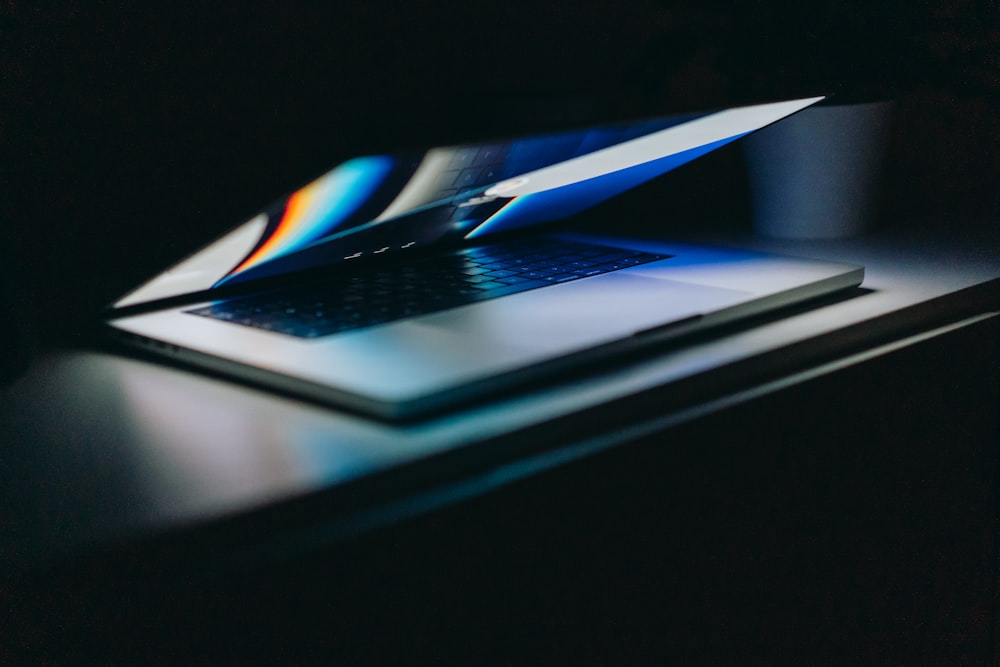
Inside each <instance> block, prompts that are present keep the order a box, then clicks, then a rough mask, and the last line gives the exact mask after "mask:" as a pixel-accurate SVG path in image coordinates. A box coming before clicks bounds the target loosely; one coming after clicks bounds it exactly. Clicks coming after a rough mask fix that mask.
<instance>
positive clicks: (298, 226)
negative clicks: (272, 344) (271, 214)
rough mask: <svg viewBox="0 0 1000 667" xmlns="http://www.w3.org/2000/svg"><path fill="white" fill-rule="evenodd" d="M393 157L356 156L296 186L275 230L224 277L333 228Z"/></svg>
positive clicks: (374, 184)
mask: <svg viewBox="0 0 1000 667" xmlns="http://www.w3.org/2000/svg"><path fill="white" fill-rule="evenodd" d="M394 164H395V161H394V160H393V159H392V158H391V157H388V156H381V155H379V156H369V157H361V158H355V159H353V160H350V161H348V162H345V163H343V164H341V165H340V166H338V167H337V168H336V169H334V170H333V171H331V172H329V173H327V174H325V175H324V176H322V177H320V178H318V179H316V180H315V181H313V182H312V183H310V184H309V185H307V186H305V187H304V188H301V189H300V190H297V191H296V192H295V193H293V194H292V195H291V196H290V197H289V198H288V202H287V204H286V206H285V211H284V213H283V214H282V216H281V219H280V220H279V221H278V224H277V226H276V227H275V229H274V231H273V232H272V233H271V234H270V236H268V237H267V239H266V240H265V241H264V243H262V244H261V245H260V246H258V247H257V248H256V249H255V250H254V251H253V252H252V253H251V254H250V256H249V257H247V258H246V259H244V260H243V261H242V262H241V263H240V264H239V265H238V266H237V267H236V268H234V269H233V270H232V271H230V272H229V275H228V276H226V277H227V278H230V277H233V276H235V275H237V274H240V273H242V272H244V271H246V270H248V269H252V268H254V267H255V266H259V265H261V264H263V263H265V262H269V261H271V260H273V259H275V258H278V257H282V256H284V255H289V254H292V253H295V252H298V251H300V250H302V249H303V248H306V247H308V246H309V245H310V244H311V243H313V242H315V241H318V240H319V239H322V238H324V237H326V236H328V235H329V234H330V233H331V232H333V231H334V230H335V229H336V228H337V227H338V226H339V225H340V224H341V223H342V222H343V221H344V220H346V219H347V218H349V217H350V216H351V214H352V213H354V212H355V211H356V210H358V208H360V207H361V206H362V205H363V204H364V203H365V202H366V201H368V199H369V197H370V196H371V195H372V193H374V192H375V190H376V189H377V188H378V187H379V185H381V184H382V182H383V180H384V179H385V177H386V176H387V175H388V174H389V172H390V171H391V170H392V168H393V165H394Z"/></svg>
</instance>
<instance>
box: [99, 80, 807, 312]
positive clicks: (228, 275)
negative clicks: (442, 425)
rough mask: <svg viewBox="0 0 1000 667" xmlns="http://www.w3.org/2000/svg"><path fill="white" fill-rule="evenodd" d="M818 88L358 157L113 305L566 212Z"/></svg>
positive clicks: (718, 141) (714, 144)
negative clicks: (698, 109) (678, 112)
mask: <svg viewBox="0 0 1000 667" xmlns="http://www.w3.org/2000/svg"><path fill="white" fill-rule="evenodd" d="M820 99H822V98H819V97H815V98H808V99H799V100H791V101H786V102H776V103H770V104H762V105H755V106H748V107H739V108H734V109H726V110H723V111H715V112H705V113H697V114H686V115H682V116H670V117H665V118H655V119H646V120H641V121H636V122H630V123H621V124H615V125H609V126H601V127H593V128H586V129H580V130H574V131H569V132H561V133H558V134H550V135H542V136H531V137H522V138H515V139H510V140H506V141H496V142H489V143H482V144H467V145H461V146H449V147H439V148H432V149H429V150H427V151H425V152H423V153H414V154H397V155H370V156H365V157H358V158H354V159H351V160H348V161H346V162H343V163H342V164H340V165H337V166H336V167H334V168H333V169H332V170H330V171H329V172H327V173H325V174H323V175H322V176H320V177H319V178H318V179H316V180H314V181H313V182H311V183H309V184H308V185H305V186H304V187H302V188H300V189H298V190H296V191H295V192H293V193H292V194H290V195H289V196H287V197H284V198H282V199H280V200H279V201H277V202H275V203H274V204H272V205H271V206H269V207H267V208H266V209H265V210H264V211H262V212H261V213H259V214H258V215H256V216H254V217H253V218H252V219H251V220H249V221H247V222H245V223H243V224H242V225H240V226H238V227H237V228H236V229H234V230H233V231H231V232H229V233H228V234H226V235H225V236H224V237H222V238H221V239H219V240H217V241H215V242H214V243H212V244H210V245H209V246H207V247H205V248H203V249H202V250H200V251H198V252H197V253H195V254H194V255H192V256H190V257H188V258H187V259H186V260H184V261H182V262H180V263H179V264H177V265H175V266H174V267H172V268H171V269H169V270H168V271H166V272H165V273H163V274H161V275H159V276H157V277H156V278H154V279H153V280H151V281H149V282H148V283H146V284H145V285H143V286H142V287H140V288H139V289H137V290H135V291H133V292H132V293H130V294H129V295H127V296H126V297H124V298H122V299H121V300H119V301H118V302H117V303H115V304H114V307H116V308H120V307H125V306H133V305H137V304H140V303H145V302H148V301H155V300H159V299H164V298H171V297H176V296H182V295H185V294H190V293H196V292H204V291H210V290H212V289H215V288H218V287H222V286H229V285H235V284H238V283H246V282H249V281H253V280H260V279H264V278H273V277H276V276H281V275H285V274H289V273H293V272H297V271H303V270H308V269H316V268H321V267H326V266H331V265H335V264H341V263H346V262H351V261H357V260H364V259H371V258H374V257H376V256H380V255H389V254H392V255H399V254H401V253H406V252H408V251H409V252H412V251H413V249H417V248H426V247H428V246H432V245H433V244H437V243H442V242H454V241H460V240H462V239H476V238H479V237H484V236H487V235H489V234H491V233H495V232H500V231H508V230H512V229H517V228H520V227H525V226H528V225H533V224H537V223H541V222H548V221H552V220H557V219H561V218H565V217H567V216H569V215H573V214H575V213H578V212H580V211H582V210H584V209H586V208H589V207H591V206H593V205H595V204H597V203H599V202H601V201H604V200H606V199H608V198H610V197H613V196H615V195H617V194H620V193H622V192H624V191H626V190H628V189H631V188H633V187H635V186H637V185H640V184H642V183H645V182H647V181H649V180H651V179H653V178H656V177H657V176H660V175H662V174H664V173H666V172H668V171H670V170H672V169H675V168H676V167H679V166H681V165H683V164H685V163H687V162H690V161H691V160H694V159H695V158H698V157H700V156H702V155H704V154H706V153H708V152H710V151H712V150H715V149H716V148H719V147H721V146H724V145H726V144H728V143H730V142H732V141H735V140H736V139H739V138H740V137H742V136H744V135H746V134H748V133H750V132H753V131H754V130H757V129H760V128H761V127H764V126H765V125H768V124H770V123H773V122H775V121H777V120H779V119H781V118H783V117H785V116H788V115H790V114H792V113H795V112H796V111H799V110H800V109H803V108H805V107H807V106H809V105H811V104H814V103H815V102H818V101H819V100H820Z"/></svg>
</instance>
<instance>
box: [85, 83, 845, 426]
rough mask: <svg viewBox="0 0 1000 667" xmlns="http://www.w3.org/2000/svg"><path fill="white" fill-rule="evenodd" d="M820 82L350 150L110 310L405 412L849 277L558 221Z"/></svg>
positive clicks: (200, 354) (253, 378) (736, 315)
mask: <svg viewBox="0 0 1000 667" xmlns="http://www.w3.org/2000/svg"><path fill="white" fill-rule="evenodd" d="M821 99H822V98H820V97H814V98H807V99H796V100H788V101H782V102H773V103H768V104H758V105H753V106H745V107H736V108H730V109H723V110H719V111H712V112H702V113H694V114H686V115H683V116H671V117H666V118H653V119H644V120H641V121H635V122H627V123H618V124H613V125H604V126H600V127H589V128H583V129H576V130H572V131H566V132H561V133H556V134H549V135H542V136H527V137H519V138H514V139H508V140H504V141H493V142H487V143H481V144H466V145H460V146H448V147H437V148H431V149H429V150H426V151H417V152H413V153H408V154H403V153H401V154H391V155H390V154H386V155H368V156H362V157H357V158H354V159H350V160H348V161H346V162H343V163H342V164H340V165H338V166H336V167H335V168H333V169H332V170H330V171H329V172H327V173H326V174H324V175H322V176H321V177H319V178H318V179H316V180H315V181H313V182H311V183H309V184H308V185H306V186H304V187H302V188H301V189H299V190H297V191H295V192H293V193H291V194H290V195H288V196H286V197H284V198H282V199H280V200H278V201H277V202H275V203H274V204H273V205H271V206H269V207H267V208H266V209H265V210H263V211H261V212H260V213H259V214H258V215H256V216H254V217H252V218H251V219H250V220H248V221H246V222H244V223H243V224H241V225H239V226H237V227H236V228H234V229H233V230H232V231H230V232H229V233H227V234H225V235H224V236H223V237H222V238H220V239H218V240H216V241H215V242H213V243H211V244H209V245H208V246H207V247H204V248H202V249H201V250H198V251H197V252H195V253H194V254H192V255H190V256H188V257H187V258H186V259H184V260H182V261H180V262H179V263H177V264H176V265H174V266H173V267H171V268H169V269H168V270H166V271H164V272H163V273H161V274H160V275H157V276H155V277H153V278H152V279H151V280H149V281H148V282H146V283H145V284H143V285H141V286H139V287H138V288H137V289H135V290H133V291H132V292H130V293H129V294H127V295H125V296H124V297H122V298H121V299H119V300H118V301H117V302H115V303H114V304H112V305H110V306H109V307H108V308H107V310H106V312H105V313H104V319H105V321H106V323H107V325H109V326H110V328H111V330H112V331H113V332H114V333H115V334H116V336H118V337H119V338H121V339H122V340H124V341H127V342H128V343H130V344H132V345H137V346H140V347H142V348H144V349H146V350H150V351H152V352H154V353H157V354H161V355H167V356H170V357H174V358H176V359H179V360H182V361H184V362H187V363H189V364H194V365H196V366H200V367H203V368H207V369H212V370H215V371H221V372H223V373H225V374H228V375H230V376H234V377H237V378H241V379H243V380H248V381H250V382H253V383H256V384H259V385H264V386H267V387H271V388H275V389H279V390H283V391H287V392H293V393H295V394H297V395H300V396H304V397H308V398H310V399H314V400H318V401H322V402H325V403H328V404H330V405H333V406H338V407H342V408H347V409H350V410H353V411H357V412H361V413H364V414H366V415H370V416H374V417H378V418H384V419H389V420H396V419H411V418H415V417H421V416H424V415H427V414H429V413H433V412H437V411H442V410H446V409H449V408H453V407H455V406H457V405H459V404H461V403H463V402H466V401H470V400H474V399H477V398H482V397H484V396H486V395H487V394H490V393H492V392H496V391H498V390H501V389H510V388H514V387H516V386H518V385H519V384H522V383H526V382H529V381H531V380H537V379H539V378H542V377H545V376H547V375H548V374H550V373H552V372H553V371H558V370H561V369H567V368H571V367H573V366H575V365H578V364H582V363H586V362H588V361H590V360H594V359H598V358H601V357H606V356H607V355H611V354H618V353H621V352H625V351H629V350H634V349H636V348H639V347H644V346H648V345H652V344H660V343H662V342H663V341H666V340H670V339H673V338H676V337H679V336H686V335H689V334H693V333H695V332H700V331H705V330H707V329H710V328H712V327H718V326H720V325H722V324H727V323H732V322H734V321H737V320H739V319H742V318H747V317H749V316H751V315H757V314H760V313H763V312H765V311H769V310H772V309H777V308H780V307H783V306H787V305H790V304H793V303H797V302H800V301H804V300H807V299H812V298H815V297H818V296H821V295H825V294H828V293H831V292H834V291H837V290H843V289H847V288H850V287H853V286H856V285H859V284H860V283H861V281H862V279H863V275H864V270H863V268H862V267H860V266H853V265H846V264H839V263H830V262H825V261H816V260H807V259H798V258H792V257H782V256H775V255H768V254H762V253H756V252H749V251H741V250H731V249H720V248H710V247H701V246H695V245H687V244H680V243H671V242H669V241H663V240H648V239H622V238H615V237H610V236H596V235H589V234H581V233H573V232H571V231H566V228H567V225H566V224H565V221H566V220H567V219H568V220H569V222H570V223H571V222H572V216H574V215H576V214H579V213H581V212H582V211H585V210H587V209H589V208H591V207H593V206H594V205H595V204H597V203H599V202H602V201H605V200H607V199H609V198H611V197H614V196H617V195H619V194H621V193H623V192H625V191H626V190H629V189H631V188H633V187H635V186H637V185H639V184H641V183H645V182H647V181H650V180H652V179H655V178H658V177H660V176H662V175H663V174H665V173H666V172H669V171H670V170H672V169H674V168H676V167H678V166H680V165H682V164H685V163H687V162H689V161H691V160H693V159H696V158H698V157H700V156H702V155H704V154H706V153H708V152H710V151H712V150H714V149H716V148H719V147H721V146H724V145H726V144H728V143H730V142H732V141H735V140H737V139H739V138H740V137H743V136H745V135H747V134H749V133H751V132H753V131H755V130H758V129H760V128H762V127H764V126H767V125H770V124H772V123H775V122H778V121H780V120H781V119H782V118H785V117H787V116H789V115H791V114H793V113H796V112H798V111H800V110H802V109H804V108H806V107H808V106H810V105H812V104H815V103H816V102H819V101H820V100H821ZM653 213H654V214H656V213H659V214H662V215H663V216H664V217H666V216H669V214H670V212H669V211H668V210H663V211H659V212H653ZM557 220H562V221H563V224H562V225H560V229H561V231H557V232H553V231H551V229H550V228H549V227H547V225H546V223H551V222H553V221H557ZM570 229H571V226H570Z"/></svg>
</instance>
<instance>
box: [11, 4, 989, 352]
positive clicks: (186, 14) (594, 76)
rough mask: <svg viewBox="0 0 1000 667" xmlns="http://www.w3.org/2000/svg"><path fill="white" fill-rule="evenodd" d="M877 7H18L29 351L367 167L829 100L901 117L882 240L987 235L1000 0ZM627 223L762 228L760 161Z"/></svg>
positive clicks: (700, 177)
mask: <svg viewBox="0 0 1000 667" xmlns="http://www.w3.org/2000/svg"><path fill="white" fill-rule="evenodd" d="M876 4H877V5H878V6H877V8H873V7H870V6H868V3H861V2H846V1H842V0H841V1H837V0H828V1H826V2H816V3H808V4H807V5H803V4H802V3H796V2H790V1H777V0H771V1H767V2H764V1H758V2H745V3H736V2H728V3H727V2H711V3H704V2H697V3H695V2H689V1H687V0H679V1H670V0H661V1H655V0H647V1H645V2H629V3H624V4H623V3H609V2H595V1H592V0H581V1H579V2H574V3H562V2H561V3H535V2H527V1H521V0H509V1H507V2H504V3H465V2H443V3H442V2H433V3H430V2H407V3H396V2H385V1H383V0H375V1H367V2H356V1H354V0H350V1H347V2H337V3H329V4H327V5H324V6H322V7H321V6H319V3H303V4H301V5H296V6H286V5H283V4H277V3H249V4H247V3H236V2H215V3H210V4H208V5H205V6H203V5H201V4H190V5H188V4H184V3H182V4H176V3H172V4H170V5H162V6H158V5H157V4H156V3H141V4H140V3H136V5H135V6H127V5H125V4H124V3H116V2H88V3H83V2H79V3H77V2H62V3H59V2H55V3H46V4H45V5H44V7H39V6H36V5H35V3H26V2H21V1H20V0H5V1H4V2H3V3H2V4H0V77H2V79H0V82H2V96H0V104H2V106H0V161H2V170H0V225H2V227H0V240H2V243H0V253H2V266H3V271H4V274H3V275H4V278H5V281H6V285H7V287H6V292H7V296H6V297H5V298H6V300H7V301H8V302H13V303H12V304H7V306H8V310H10V309H11V308H13V312H15V313H16V320H17V322H18V324H19V328H20V331H21V333H20V336H21V339H22V340H23V339H27V340H29V341H31V342H32V344H36V345H48V344H50V343H55V344H60V345H62V344H70V345H72V344H76V343H77V342H79V341H81V340H82V339H83V336H84V332H85V331H86V328H85V324H86V323H88V322H89V321H90V316H91V314H92V313H94V312H95V311H96V310H97V309H98V308H99V307H100V306H102V305H103V304H105V303H107V302H108V301H110V300H111V299H113V298H115V297H116V296H118V295H120V294H121V293H123V292H124V291H126V290H128V289H130V288H131V287H133V286H135V285H136V284H137V283H138V282H140V281H141V280H143V279H145V278H148V277H149V276H150V275H151V274H152V273H154V272H155V271H157V270H159V269H161V268H163V267H164V266H166V265H168V264H170V263H172V262H173V261H174V260H176V259H177V258H178V257H180V256H182V255H183V254H185V253H187V252H190V251H191V250H192V249H193V248H195V247H197V246H198V245H199V244H200V243H203V242H205V241H208V240H210V239H211V238H213V237H214V236H216V235H217V234H219V233H220V232H222V231H224V230H226V229H228V228H230V227H231V226H233V225H234V224H236V223H237V222H239V221H241V220H242V219H245V218H246V217H248V216H249V215H251V214H252V213H254V212H255V211H256V210H257V209H258V208H260V207H261V206H262V205H264V204H266V203H268V202H270V201H271V200H273V199H275V198H276V197H277V196H279V195H281V194H283V193H285V192H287V191H289V190H291V189H293V188H295V187H297V186H299V185H301V184H302V183H304V182H306V181H308V180H309V179H311V178H313V177H315V176H316V175H318V174H319V173H321V172H322V171H324V170H326V169H328V168H329V167H330V166H331V165H332V164H334V163H335V162H336V161H337V160H338V159H341V158H343V157H346V156H349V155H352V154H356V153H364V152H369V151H376V150H385V149H399V148H404V147H407V146H420V145H425V144H432V143H441V142H450V141H461V140H469V139H480V138H487V137H491V136H503V135H509V134H511V133H515V132H523V131H538V130H545V129H551V128H558V127H565V126H567V125H574V124H580V123H584V122H598V121H601V120H612V119H620V118H623V117H634V116H644V115H652V114H661V113H669V112H672V111H682V110H691V109H698V108H709V107H715V106H720V105H726V104H733V103H740V102H754V101H766V100H770V99H779V98H782V97H788V96H793V95H797V94H811V93H815V92H817V91H819V92H835V93H837V94H838V96H839V99H840V100H841V101H849V102H850V101H858V100H862V101H863V100H871V99H883V98H887V97H893V98H897V99H898V100H899V112H898V114H897V122H896V125H895V131H894V136H893V139H892V142H891V146H890V151H891V155H890V157H891V159H890V163H889V164H890V168H889V173H888V175H887V180H886V188H885V191H884V193H883V197H882V207H881V220H882V226H883V227H886V226H890V227H891V226H893V225H895V226H899V227H904V228H907V229H911V228H915V229H923V230H927V231H930V232H933V233H941V234H944V235H949V236H955V235H963V236H972V237H974V238H975V237H976V235H978V234H980V233H982V232H984V231H986V230H988V229H992V228H993V227H994V226H995V223H996V219H997V214H998V212H1000V198H998V194H997V192H998V190H997V188H996V186H995V181H996V177H997V174H1000V151H998V145H1000V102H998V99H1000V21H998V20H997V15H998V7H997V3H996V2H995V0H991V1H988V0H969V1H961V0H949V1H948V2H943V3H926V4H933V5H934V7H933V8H931V7H924V6H913V5H914V4H920V3H909V2H906V3H904V2H899V1H895V2H889V3H876ZM800 5H801V6H800ZM642 197H645V198H646V199H645V200H644V199H642ZM653 200H655V201H662V200H669V202H670V208H671V209H672V210H674V211H676V214H675V215H672V216H670V217H669V219H668V218H666V217H665V216H664V215H662V214H657V215H656V216H650V215H647V214H645V213H644V212H645V210H646V209H647V208H648V206H646V204H647V203H648V202H650V201H653ZM635 202H639V204H638V205H636V204H635ZM621 211H622V212H621V213H620V214H619V215H616V214H615V209H614V208H613V207H611V208H609V209H608V220H609V221H610V222H613V223H614V224H615V225H616V227H617V228H619V229H620V228H622V226H628V227H633V228H636V229H637V230H639V231H643V230H652V231H662V230H669V229H674V228H676V229H680V230H690V229H720V228H721V229H740V228H744V227H747V225H748V222H747V194H746V186H745V177H744V173H743V165H742V153H741V151H740V148H739V147H732V148H727V149H724V150H723V151H720V152H718V153H717V154H715V155H712V156H709V157H708V158H707V159H704V160H701V161H698V162H697V163H694V164H692V165H689V166H688V167H685V168H683V169H681V170H680V171H678V172H676V173H675V174H673V175H672V176H671V178H669V179H667V180H666V181H664V182H663V183H659V184H657V185H656V186H655V187H653V188H646V189H644V190H643V191H641V192H640V193H639V196H638V198H636V199H635V200H634V201H633V203H632V205H631V206H626V207H625V208H623V209H621Z"/></svg>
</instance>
